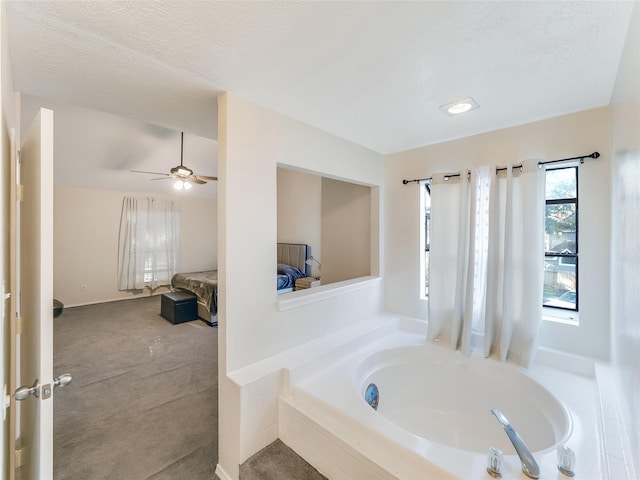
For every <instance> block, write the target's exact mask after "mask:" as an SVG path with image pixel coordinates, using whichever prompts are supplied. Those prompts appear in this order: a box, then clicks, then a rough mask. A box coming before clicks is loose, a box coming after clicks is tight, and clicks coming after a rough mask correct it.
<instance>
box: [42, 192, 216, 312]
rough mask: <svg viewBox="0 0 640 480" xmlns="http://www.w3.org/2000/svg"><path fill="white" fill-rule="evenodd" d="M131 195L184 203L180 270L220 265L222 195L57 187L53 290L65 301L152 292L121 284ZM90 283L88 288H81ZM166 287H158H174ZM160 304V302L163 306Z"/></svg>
mask: <svg viewBox="0 0 640 480" xmlns="http://www.w3.org/2000/svg"><path fill="white" fill-rule="evenodd" d="M125 195H132V196H138V197H148V196H154V197H155V198H167V199H170V200H173V201H175V202H176V204H177V205H178V208H179V209H180V234H181V236H180V257H179V259H180V271H183V272H193V271H201V270H208V269H215V267H216V266H217V248H216V242H217V236H216V233H217V225H216V218H217V214H218V212H217V201H216V200H215V199H208V198H197V197H196V198H184V197H181V196H180V195H179V194H176V195H165V196H162V195H157V194H149V193H136V192H129V193H126V192H121V191H113V190H99V189H89V188H74V187H63V186H59V185H58V186H56V187H54V229H53V237H54V238H53V292H54V297H55V298H57V299H58V300H60V301H61V302H62V303H64V304H65V306H69V307H70V306H74V305H86V304H91V303H98V302H108V301H111V300H122V299H127V298H135V297H140V296H148V295H150V294H151V292H150V291H149V290H147V289H145V290H144V291H142V292H138V293H133V292H123V291H119V290H118V287H117V283H116V282H117V266H118V263H117V259H118V235H119V231H120V215H121V212H122V199H123V198H124V196H125ZM81 285H84V286H85V287H86V289H85V290H84V291H82V290H81V288H80V286H81ZM168 290H169V287H160V288H159V289H158V290H157V291H156V292H154V293H162V292H163V291H168ZM158 308H159V307H158Z"/></svg>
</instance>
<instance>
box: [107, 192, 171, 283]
mask: <svg viewBox="0 0 640 480" xmlns="http://www.w3.org/2000/svg"><path fill="white" fill-rule="evenodd" d="M179 232H180V213H179V211H178V210H177V209H176V206H175V204H174V202H173V201H170V200H158V199H154V198H135V197H125V198H124V200H123V202H122V214H121V217H120V238H119V245H118V290H140V289H142V288H144V287H149V288H151V289H155V288H157V287H158V286H160V285H169V284H170V282H171V277H172V276H173V275H174V274H175V273H176V272H177V270H178V255H179V251H180V242H179Z"/></svg>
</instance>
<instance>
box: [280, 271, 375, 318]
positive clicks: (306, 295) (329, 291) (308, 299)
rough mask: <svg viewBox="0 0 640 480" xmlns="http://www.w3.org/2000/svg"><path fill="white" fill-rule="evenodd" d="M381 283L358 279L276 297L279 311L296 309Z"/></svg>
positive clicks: (369, 278)
mask: <svg viewBox="0 0 640 480" xmlns="http://www.w3.org/2000/svg"><path fill="white" fill-rule="evenodd" d="M381 281H382V277H360V278H354V279H352V280H345V281H343V282H336V283H331V284H329V285H320V286H319V287H315V288H307V289H304V290H299V291H297V292H291V293H286V294H284V295H280V296H278V301H277V302H276V304H277V305H278V310H279V311H281V312H282V311H284V310H290V309H292V308H298V307H301V306H303V305H308V304H310V303H315V302H321V301H323V300H327V299H329V298H332V297H336V296H338V295H344V294H345V293H349V292H353V291H354V290H360V289H362V288H367V287H370V286H374V285H378V284H379V283H380V282H381Z"/></svg>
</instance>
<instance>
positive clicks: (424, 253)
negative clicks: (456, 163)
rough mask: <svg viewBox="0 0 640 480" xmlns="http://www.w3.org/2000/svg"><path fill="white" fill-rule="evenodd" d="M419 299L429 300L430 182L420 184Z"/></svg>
mask: <svg viewBox="0 0 640 480" xmlns="http://www.w3.org/2000/svg"><path fill="white" fill-rule="evenodd" d="M420 185H421V186H423V188H421V189H420V260H421V261H420V298H421V299H423V300H427V299H428V298H429V271H428V267H427V262H428V259H429V252H430V250H431V245H430V241H429V240H430V238H431V181H430V180H425V181H423V182H420ZM427 195H428V196H429V212H427V211H426V210H427V201H426V198H427Z"/></svg>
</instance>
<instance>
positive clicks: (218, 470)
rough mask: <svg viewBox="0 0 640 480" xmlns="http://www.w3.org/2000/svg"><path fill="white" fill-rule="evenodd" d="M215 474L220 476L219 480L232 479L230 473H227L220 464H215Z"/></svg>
mask: <svg viewBox="0 0 640 480" xmlns="http://www.w3.org/2000/svg"><path fill="white" fill-rule="evenodd" d="M216 475H217V476H218V477H219V478H220V480H233V478H231V475H229V474H228V473H227V472H226V471H225V470H224V468H222V466H221V465H220V464H217V465H216Z"/></svg>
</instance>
